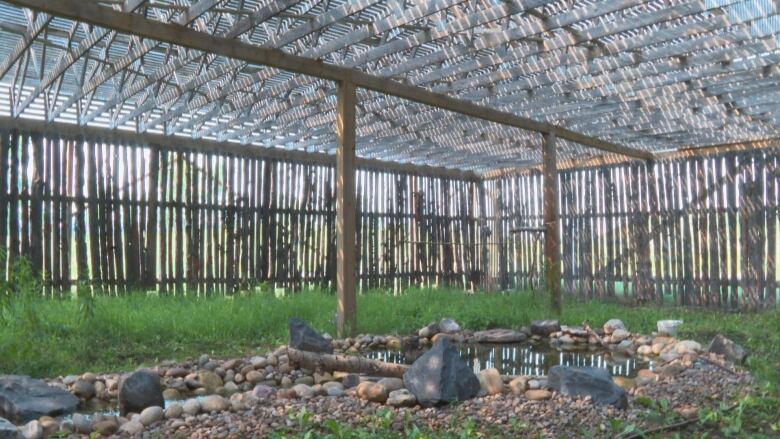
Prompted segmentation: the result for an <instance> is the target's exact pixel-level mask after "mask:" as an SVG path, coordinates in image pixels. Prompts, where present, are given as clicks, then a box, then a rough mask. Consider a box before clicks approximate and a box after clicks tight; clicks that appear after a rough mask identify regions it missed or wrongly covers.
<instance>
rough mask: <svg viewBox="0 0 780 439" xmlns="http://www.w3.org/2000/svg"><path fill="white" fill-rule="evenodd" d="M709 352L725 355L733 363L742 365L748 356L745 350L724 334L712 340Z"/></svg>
mask: <svg viewBox="0 0 780 439" xmlns="http://www.w3.org/2000/svg"><path fill="white" fill-rule="evenodd" d="M707 352H710V353H715V354H718V355H723V357H724V358H725V359H726V360H728V361H731V362H732V363H742V362H743V361H745V358H747V356H748V352H747V350H745V348H743V347H742V346H740V345H738V344H737V343H735V342H734V341H733V340H731V339H730V338H727V337H726V336H724V335H722V334H718V335H716V336H715V338H713V339H712V342H711V343H710V347H709V348H707Z"/></svg>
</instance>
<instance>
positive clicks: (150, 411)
mask: <svg viewBox="0 0 780 439" xmlns="http://www.w3.org/2000/svg"><path fill="white" fill-rule="evenodd" d="M163 416H165V411H164V410H163V408H162V407H159V406H152V407H147V408H145V409H143V411H142V412H141V416H139V417H138V421H139V422H140V423H141V424H144V425H146V426H149V425H152V424H154V423H155V422H157V421H161V420H162V419H163Z"/></svg>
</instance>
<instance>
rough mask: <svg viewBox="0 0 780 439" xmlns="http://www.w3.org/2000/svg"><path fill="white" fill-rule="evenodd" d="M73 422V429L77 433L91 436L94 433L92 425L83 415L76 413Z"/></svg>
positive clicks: (72, 418)
mask: <svg viewBox="0 0 780 439" xmlns="http://www.w3.org/2000/svg"><path fill="white" fill-rule="evenodd" d="M71 422H73V429H74V430H75V431H76V432H77V433H82V434H89V433H91V432H92V423H91V422H90V420H89V418H87V417H86V416H84V415H82V414H81V413H74V414H73V417H71Z"/></svg>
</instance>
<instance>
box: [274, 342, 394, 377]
mask: <svg viewBox="0 0 780 439" xmlns="http://www.w3.org/2000/svg"><path fill="white" fill-rule="evenodd" d="M280 353H286V354H287V357H288V358H289V359H290V364H292V365H295V366H297V367H301V368H304V369H309V370H314V371H321V372H335V371H339V372H350V373H359V374H366V375H371V376H383V377H394V378H401V377H403V376H404V373H406V371H407V370H409V366H408V365H406V364H394V363H386V362H384V361H379V360H371V359H368V358H364V357H359V356H355V355H338V354H320V353H315V352H306V351H300V350H298V349H293V348H290V347H288V348H286V349H283V350H282V351H281V352H280Z"/></svg>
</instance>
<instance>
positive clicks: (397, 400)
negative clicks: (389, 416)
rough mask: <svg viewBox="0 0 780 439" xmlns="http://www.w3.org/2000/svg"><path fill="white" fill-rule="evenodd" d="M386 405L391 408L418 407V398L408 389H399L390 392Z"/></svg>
mask: <svg viewBox="0 0 780 439" xmlns="http://www.w3.org/2000/svg"><path fill="white" fill-rule="evenodd" d="M386 403H387V405H389V406H391V407H414V406H415V405H417V398H415V397H414V395H412V392H410V391H408V390H406V389H398V390H394V391H392V392H390V394H389V395H388V397H387V402H386Z"/></svg>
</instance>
